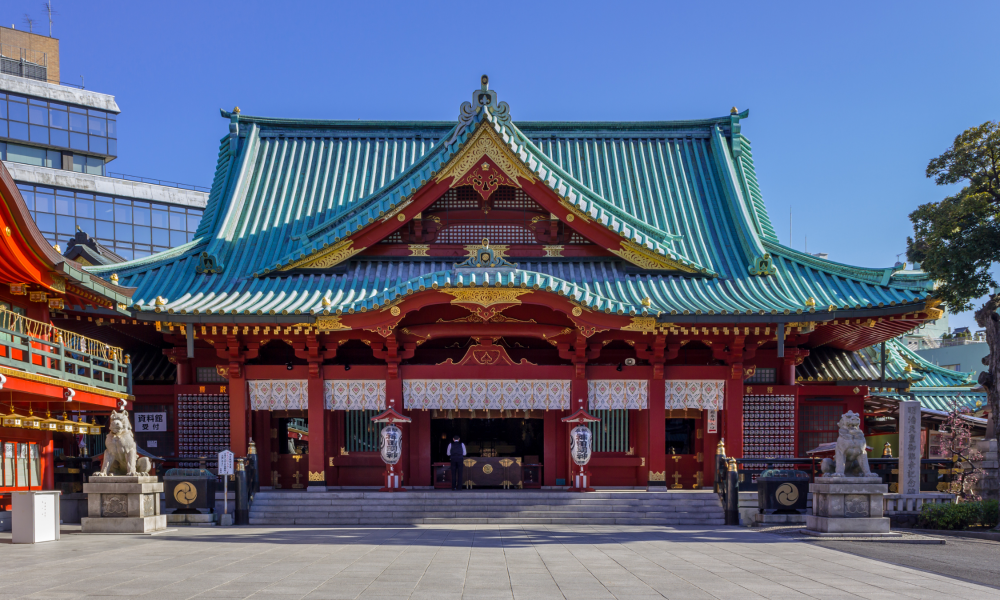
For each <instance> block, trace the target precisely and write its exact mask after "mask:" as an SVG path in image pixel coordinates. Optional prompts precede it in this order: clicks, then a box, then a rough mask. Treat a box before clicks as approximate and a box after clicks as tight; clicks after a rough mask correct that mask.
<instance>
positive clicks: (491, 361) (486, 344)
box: [438, 340, 535, 367]
mask: <svg viewBox="0 0 1000 600" xmlns="http://www.w3.org/2000/svg"><path fill="white" fill-rule="evenodd" d="M438 364H439V365H455V366H466V365H472V366H478V365H484V366H496V365H502V366H506V367H515V366H528V365H532V366H534V364H535V363H532V362H528V359H526V358H522V359H521V362H519V363H516V362H514V359H512V358H511V357H510V355H509V354H507V350H506V349H504V347H503V346H494V345H493V342H492V341H490V340H484V341H483V342H481V343H479V344H476V345H475V346H469V349H468V351H466V353H465V356H464V357H462V360H460V361H458V362H454V361H452V360H451V359H450V358H449V359H447V360H445V361H444V362H442V363H438Z"/></svg>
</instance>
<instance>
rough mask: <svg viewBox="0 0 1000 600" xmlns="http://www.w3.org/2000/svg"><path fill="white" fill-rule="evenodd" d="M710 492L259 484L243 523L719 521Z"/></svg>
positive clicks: (681, 523)
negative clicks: (283, 487)
mask: <svg viewBox="0 0 1000 600" xmlns="http://www.w3.org/2000/svg"><path fill="white" fill-rule="evenodd" d="M723 523H724V516H723V511H722V505H721V503H720V502H719V497H718V496H717V495H716V494H715V493H713V492H710V491H686V492H685V491H676V492H674V491H671V492H643V491H598V492H591V493H587V494H575V493H570V492H564V491H558V490H553V491H549V490H506V491H505V490H481V491H478V490H477V491H473V490H465V491H460V492H453V491H451V490H437V491H430V490H428V491H408V492H401V493H396V494H389V493H381V492H376V491H362V490H356V491H346V490H344V491H331V492H287V491H260V492H258V493H257V495H256V498H255V499H254V503H253V505H252V506H251V509H250V524H251V525H312V526H317V525H337V526H340V525H413V524H438V525H444V524H482V525H485V524H517V525H538V524H559V525H667V526H684V525H691V526H706V525H722V524H723Z"/></svg>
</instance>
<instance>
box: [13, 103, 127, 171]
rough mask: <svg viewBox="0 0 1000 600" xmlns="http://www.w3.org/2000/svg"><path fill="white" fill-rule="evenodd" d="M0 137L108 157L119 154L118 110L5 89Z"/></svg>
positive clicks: (109, 158)
mask: <svg viewBox="0 0 1000 600" xmlns="http://www.w3.org/2000/svg"><path fill="white" fill-rule="evenodd" d="M0 138H7V139H9V140H21V141H24V142H32V143H33V145H34V144H40V145H43V146H49V147H51V148H52V149H58V150H78V151H80V152H88V153H91V154H96V155H100V156H105V157H108V160H111V158H112V157H115V156H118V120H117V115H116V114H115V113H112V112H108V111H104V110H99V109H95V108H85V107H82V106H75V105H71V104H65V103H62V102H54V101H52V100H46V99H41V98H28V97H25V96H20V95H17V94H9V93H3V92H2V91H0ZM56 168H58V167H56Z"/></svg>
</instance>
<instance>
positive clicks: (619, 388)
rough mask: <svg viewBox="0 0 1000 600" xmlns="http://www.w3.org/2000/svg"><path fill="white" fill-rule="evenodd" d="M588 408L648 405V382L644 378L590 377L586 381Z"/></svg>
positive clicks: (643, 406) (610, 408)
mask: <svg viewBox="0 0 1000 600" xmlns="http://www.w3.org/2000/svg"><path fill="white" fill-rule="evenodd" d="M587 398H588V405H589V406H590V410H612V409H630V410H639V409H644V408H646V407H647V406H648V402H647V398H649V382H648V381H646V380H645V379H591V380H590V381H588V382H587Z"/></svg>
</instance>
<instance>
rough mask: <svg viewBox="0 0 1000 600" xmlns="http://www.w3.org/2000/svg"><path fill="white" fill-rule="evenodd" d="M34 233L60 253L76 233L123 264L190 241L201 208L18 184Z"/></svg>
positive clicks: (199, 218) (196, 225)
mask: <svg viewBox="0 0 1000 600" xmlns="http://www.w3.org/2000/svg"><path fill="white" fill-rule="evenodd" d="M17 187H18V189H19V190H21V195H22V196H24V201H25V202H26V203H27V204H28V209H29V210H31V214H32V216H33V217H34V218H35V223H37V224H38V229H39V230H41V232H42V233H43V234H44V235H45V238H46V239H47V240H48V241H49V243H50V244H59V246H60V247H61V248H62V249H65V248H66V244H67V243H68V242H69V240H70V238H72V237H73V235H74V234H75V233H76V230H77V228H78V227H79V228H80V229H81V230H82V231H85V232H86V233H87V234H89V235H90V236H91V237H93V238H96V239H97V241H99V242H100V243H102V244H104V245H105V246H106V247H108V248H109V249H113V250H114V252H115V253H116V254H118V255H119V256H122V257H123V258H125V259H133V258H143V257H146V256H149V255H150V254H152V253H154V252H161V251H163V250H166V249H168V248H172V247H174V246H180V245H181V244H184V243H187V242H190V241H191V238H192V236H193V235H194V232H195V230H196V229H198V221H200V220H201V214H202V212H204V211H203V210H202V209H200V208H191V207H184V206H175V205H171V204H162V203H157V202H147V201H142V200H136V199H133V198H122V197H114V196H102V195H99V194H90V193H85V192H80V191H76V190H69V189H59V188H51V187H43V186H37V185H25V184H23V183H19V184H18V186H17Z"/></svg>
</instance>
